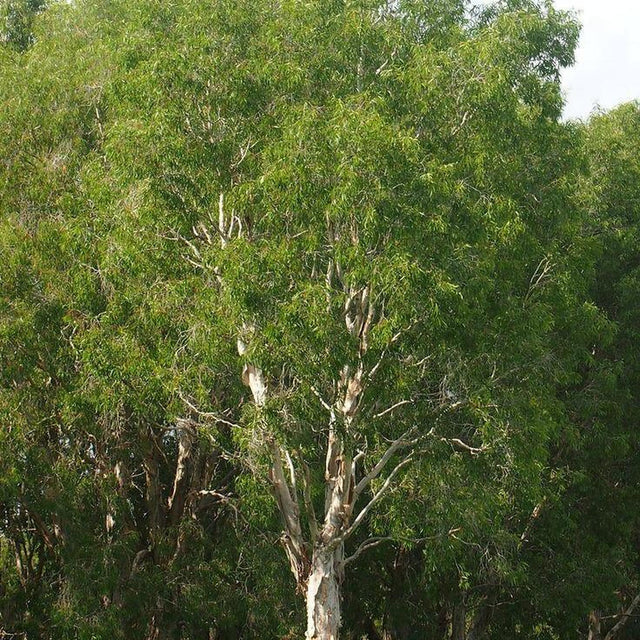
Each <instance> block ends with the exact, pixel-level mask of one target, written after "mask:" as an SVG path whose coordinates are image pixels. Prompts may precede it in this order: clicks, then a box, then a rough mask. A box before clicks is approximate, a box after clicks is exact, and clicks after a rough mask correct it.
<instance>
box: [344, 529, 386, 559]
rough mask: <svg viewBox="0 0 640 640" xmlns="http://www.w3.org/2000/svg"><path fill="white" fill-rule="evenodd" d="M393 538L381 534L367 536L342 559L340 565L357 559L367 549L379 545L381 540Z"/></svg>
mask: <svg viewBox="0 0 640 640" xmlns="http://www.w3.org/2000/svg"><path fill="white" fill-rule="evenodd" d="M393 541H394V538H392V537H391V536H383V537H378V538H369V539H368V540H365V541H364V542H363V543H362V544H361V545H360V546H359V547H358V548H357V549H356V550H355V551H354V552H353V553H352V554H351V555H350V556H349V557H347V558H345V559H344V560H343V561H342V566H346V565H348V564H349V563H351V562H353V561H354V560H357V559H358V558H359V557H360V556H361V555H362V554H363V553H364V552H365V551H366V550H367V549H372V548H373V547H377V546H379V545H381V544H382V543H383V542H393Z"/></svg>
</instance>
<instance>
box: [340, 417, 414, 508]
mask: <svg viewBox="0 0 640 640" xmlns="http://www.w3.org/2000/svg"><path fill="white" fill-rule="evenodd" d="M414 431H415V427H411V428H410V429H408V430H407V431H405V432H404V433H403V434H402V435H401V436H400V437H399V438H398V439H397V440H394V441H393V442H392V443H391V445H390V446H389V448H388V449H387V450H386V451H385V452H384V454H383V455H382V457H381V458H380V460H378V463H377V464H376V465H374V467H373V469H371V471H369V473H367V475H365V476H364V478H362V479H361V480H360V482H358V484H357V485H356V487H355V489H354V490H353V502H354V504H355V502H356V501H357V499H358V497H359V496H360V494H361V493H362V492H363V491H364V490H365V489H366V488H367V487H368V486H369V485H370V484H371V481H372V480H375V479H376V478H377V477H378V475H380V472H381V471H382V470H383V469H384V467H385V466H386V464H387V462H389V459H390V458H391V457H392V456H393V454H394V453H395V452H396V451H398V449H401V448H402V447H407V446H412V445H414V444H415V443H416V442H417V439H414V440H407V438H408V437H409V436H410V435H411V434H412V433H413V432H414Z"/></svg>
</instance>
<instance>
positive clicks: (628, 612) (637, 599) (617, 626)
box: [604, 593, 640, 640]
mask: <svg viewBox="0 0 640 640" xmlns="http://www.w3.org/2000/svg"><path fill="white" fill-rule="evenodd" d="M639 604H640V593H639V594H638V595H637V596H636V597H635V598H634V599H633V602H632V603H631V604H630V605H629V607H628V608H627V610H626V611H625V612H624V613H623V614H621V616H620V620H619V621H618V622H617V623H616V624H615V626H614V627H613V628H612V629H611V631H609V633H607V635H606V636H605V637H604V640H613V638H615V636H616V635H617V633H618V631H620V629H622V627H624V625H625V624H627V622H628V621H629V618H630V617H631V615H632V614H633V612H634V611H635V609H636V607H637V606H638V605H639Z"/></svg>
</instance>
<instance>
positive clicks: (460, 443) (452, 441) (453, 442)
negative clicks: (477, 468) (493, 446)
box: [440, 438, 487, 456]
mask: <svg viewBox="0 0 640 640" xmlns="http://www.w3.org/2000/svg"><path fill="white" fill-rule="evenodd" d="M440 439H441V440H442V442H448V443H449V444H451V445H453V446H455V447H458V448H459V449H464V451H468V452H469V453H470V454H471V455H473V456H477V455H479V454H481V453H483V452H484V451H486V450H487V447H472V446H471V445H468V444H467V443H466V442H463V441H462V440H460V438H440Z"/></svg>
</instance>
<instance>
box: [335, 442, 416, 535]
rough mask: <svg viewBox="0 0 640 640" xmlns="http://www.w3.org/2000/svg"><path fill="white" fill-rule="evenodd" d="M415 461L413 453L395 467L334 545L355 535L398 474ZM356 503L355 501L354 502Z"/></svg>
mask: <svg viewBox="0 0 640 640" xmlns="http://www.w3.org/2000/svg"><path fill="white" fill-rule="evenodd" d="M412 460H413V452H411V453H410V454H409V455H408V456H406V457H405V458H403V459H402V460H401V461H400V462H398V464H397V465H396V466H395V467H394V469H393V471H392V472H391V473H390V474H389V475H388V476H387V479H386V480H385V481H384V483H383V484H382V486H381V487H380V488H379V489H378V490H377V491H376V492H375V493H374V495H373V497H372V498H371V500H369V502H368V503H367V504H366V505H365V506H364V507H363V508H362V510H361V511H360V513H358V515H357V516H356V518H355V519H354V521H353V523H352V524H351V526H350V527H349V528H348V529H347V530H346V531H345V532H344V533H343V534H342V535H340V536H338V537H337V538H336V539H335V540H334V544H335V545H336V546H337V545H338V544H340V543H342V542H344V541H345V540H346V539H347V538H349V536H351V535H352V534H353V532H354V531H355V530H356V529H357V528H358V527H359V526H360V524H361V523H362V521H363V520H364V519H365V518H366V516H367V514H368V513H369V511H371V509H372V508H373V507H374V506H375V504H376V503H377V502H378V501H379V500H380V498H382V496H383V495H384V494H385V493H386V492H387V490H388V489H389V487H390V486H391V483H392V482H393V479H394V478H395V477H396V476H397V475H398V473H399V472H400V471H401V470H402V468H403V467H405V466H407V465H408V464H409V463H410V462H411V461H412ZM354 502H355V500H354Z"/></svg>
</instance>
